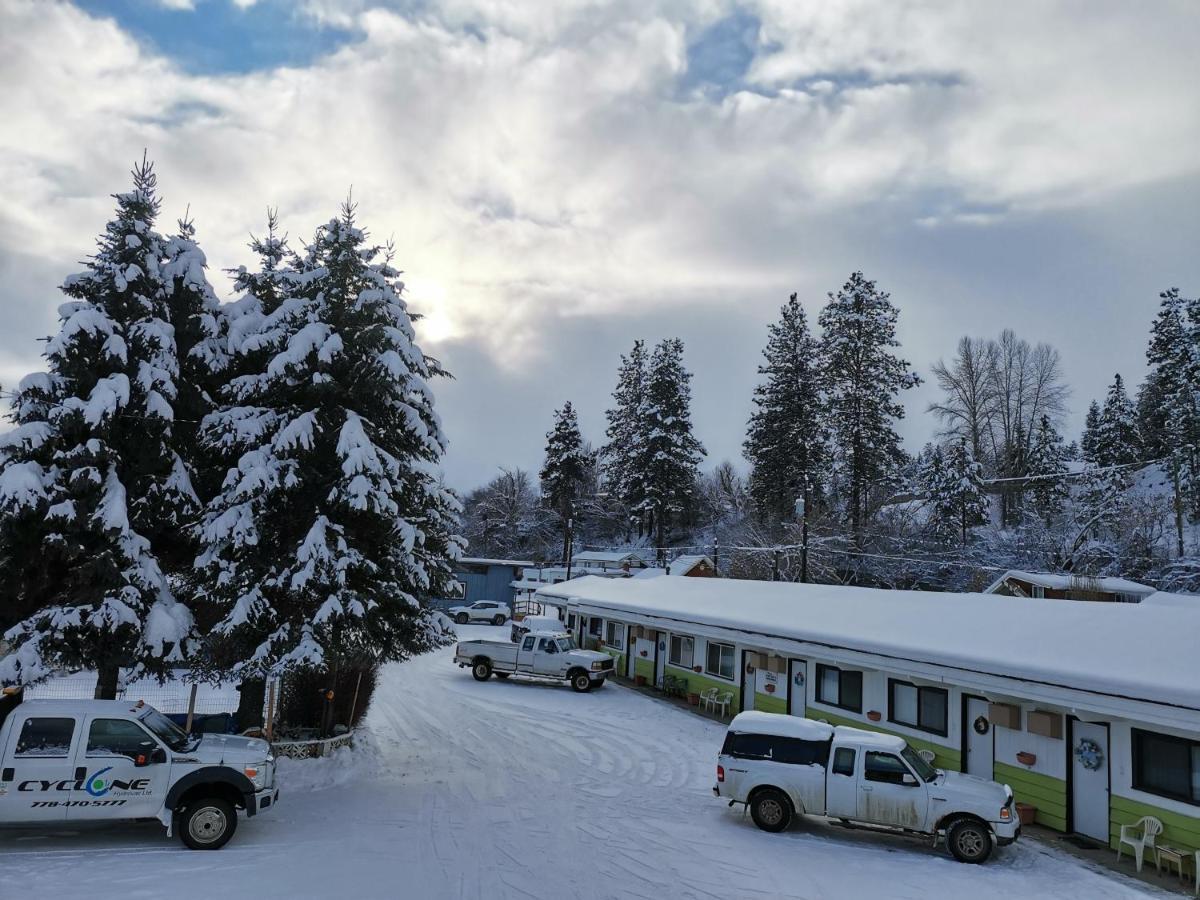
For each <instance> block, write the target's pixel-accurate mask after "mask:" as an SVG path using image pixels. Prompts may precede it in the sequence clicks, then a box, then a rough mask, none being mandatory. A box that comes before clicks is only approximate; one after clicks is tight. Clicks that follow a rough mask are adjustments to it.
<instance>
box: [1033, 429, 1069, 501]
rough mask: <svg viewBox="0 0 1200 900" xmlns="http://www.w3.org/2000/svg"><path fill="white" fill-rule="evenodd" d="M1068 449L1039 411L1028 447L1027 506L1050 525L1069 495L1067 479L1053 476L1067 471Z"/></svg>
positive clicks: (1056, 431) (1060, 436)
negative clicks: (1038, 418)
mask: <svg viewBox="0 0 1200 900" xmlns="http://www.w3.org/2000/svg"><path fill="white" fill-rule="evenodd" d="M1068 459H1069V455H1068V450H1067V448H1066V447H1065V446H1064V445H1063V439H1062V435H1060V434H1059V433H1058V430H1057V429H1056V428H1055V427H1054V423H1053V422H1051V421H1050V417H1049V416H1047V415H1043V416H1042V418H1041V419H1040V420H1039V421H1038V424H1037V428H1036V429H1034V433H1033V441H1032V443H1031V445H1030V449H1029V465H1028V468H1029V474H1030V475H1031V476H1032V477H1033V479H1034V480H1033V481H1032V482H1030V485H1029V489H1028V490H1027V491H1026V498H1027V501H1028V510H1029V512H1030V513H1032V514H1033V515H1035V516H1037V517H1038V518H1039V519H1040V520H1041V521H1042V522H1043V523H1044V524H1045V525H1051V524H1053V523H1054V522H1055V521H1057V520H1058V518H1059V517H1060V516H1061V515H1062V511H1063V506H1064V505H1065V504H1066V502H1067V499H1068V497H1069V496H1070V489H1069V487H1068V482H1067V479H1066V478H1064V477H1055V476H1056V475H1057V474H1058V473H1065V472H1066V471H1067V461H1068Z"/></svg>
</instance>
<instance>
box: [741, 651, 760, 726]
mask: <svg viewBox="0 0 1200 900" xmlns="http://www.w3.org/2000/svg"><path fill="white" fill-rule="evenodd" d="M757 690H758V670H757V669H755V670H754V671H753V672H751V671H750V651H748V650H743V651H742V711H743V712H744V711H746V710H751V709H754V694H755V692H756V691H757Z"/></svg>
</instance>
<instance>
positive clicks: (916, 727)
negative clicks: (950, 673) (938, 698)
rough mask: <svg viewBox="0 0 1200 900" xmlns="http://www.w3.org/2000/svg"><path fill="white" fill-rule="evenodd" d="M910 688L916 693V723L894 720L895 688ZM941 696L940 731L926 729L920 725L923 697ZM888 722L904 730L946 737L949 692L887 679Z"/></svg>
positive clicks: (898, 679)
mask: <svg viewBox="0 0 1200 900" xmlns="http://www.w3.org/2000/svg"><path fill="white" fill-rule="evenodd" d="M897 687H910V688H912V689H913V690H915V691H916V692H917V721H916V722H905V721H903V720H901V719H897V718H896V688H897ZM927 692H928V693H934V694H941V695H942V699H943V700H944V701H945V702H944V703H943V706H942V712H943V721H942V727H941V729H940V730H939V729H936V728H926V727H925V726H924V725H922V724H921V711H922V709H923V708H924V702H923V697H924V695H925V694H926V693H927ZM888 721H889V722H891V723H892V724H893V725H900V726H902V727H904V728H911V729H912V730H913V731H923V732H925V733H926V734H936V735H938V736H939V737H947V736H949V734H950V691H948V690H947V689H946V688H939V687H931V686H929V685H923V684H913V683H912V682H911V681H905V680H904V679H903V678H889V679H888Z"/></svg>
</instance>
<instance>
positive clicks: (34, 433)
mask: <svg viewBox="0 0 1200 900" xmlns="http://www.w3.org/2000/svg"><path fill="white" fill-rule="evenodd" d="M156 187H157V184H156V178H155V175H154V171H153V166H152V165H151V164H150V163H148V162H147V161H146V160H145V159H143V161H142V163H141V165H139V166H137V167H136V168H135V169H134V171H133V190H132V191H129V192H126V193H122V194H117V195H115V199H116V201H117V210H116V215H115V217H114V218H113V219H112V220H111V221H110V222H109V223H108V224H107V226H106V227H105V231H104V234H102V235H101V236H100V238H99V240H98V242H97V243H98V248H97V251H96V253H95V255H94V256H92V257H91V258H90V259H89V260H88V262H87V269H86V270H85V271H84V272H82V273H80V274H78V275H74V276H72V277H70V278H68V279H67V280H66V282H65V283H64V285H63V292H64V293H65V294H67V296H69V297H71V298H72V299H71V300H70V301H68V302H66V303H64V304H62V305H61V306H60V307H59V317H60V320H61V327H60V329H59V333H58V334H57V335H56V336H55V337H53V338H51V339H50V341H49V342H48V344H47V346H46V351H45V357H46V361H47V363H48V369H49V371H48V372H44V373H35V374H32V375H29V376H27V377H26V378H24V379H23V380H22V381H21V384H20V387H19V389H18V391H17V395H16V398H15V401H14V415H15V419H16V421H17V428H16V429H15V430H14V431H13V432H10V433H9V434H8V435H6V436H5V438H4V442H3V448H2V449H0V547H2V549H0V566H2V567H3V581H4V584H5V588H6V592H7V593H9V595H10V596H11V597H14V598H15V604H14V605H15V606H16V607H17V609H19V610H21V611H22V612H23V613H25V614H26V617H25V618H24V619H23V620H22V621H21V622H19V623H18V624H16V625H14V626H13V627H12V628H11V629H10V630H9V631H8V633H7V634H6V638H7V639H8V640H9V641H10V642H11V643H12V645H13V647H14V650H13V652H12V653H11V654H10V655H9V656H8V657H6V658H5V659H4V660H3V661H2V662H0V682H21V683H27V682H31V681H35V680H37V679H39V678H41V677H44V676H45V675H46V674H48V673H49V672H50V671H52V670H54V669H58V668H69V669H82V668H94V669H96V670H97V672H98V680H97V687H96V695H97V696H98V697H108V698H111V697H114V696H115V695H116V690H117V683H118V678H119V669H120V667H121V666H126V665H132V666H134V667H136V669H137V670H138V671H145V672H149V673H151V674H162V673H163V672H164V670H165V668H166V666H168V665H169V664H170V663H173V662H176V661H179V660H181V659H183V658H184V657H185V656H186V654H187V652H188V649H189V647H188V645H189V642H190V639H191V635H192V630H193V619H192V615H191V612H190V611H189V610H188V609H187V607H185V606H184V605H183V604H181V603H179V602H177V601H176V600H175V598H174V597H173V595H172V593H171V591H170V589H169V586H168V583H167V581H166V579H165V578H164V574H163V570H162V567H161V566H160V564H159V561H158V559H157V557H156V548H155V547H154V546H153V545H152V542H151V540H150V539H149V538H148V535H152V534H155V533H158V532H159V531H160V529H161V527H162V526H161V523H162V522H164V521H167V522H182V521H183V520H184V519H185V517H186V516H187V514H188V511H189V510H193V509H194V508H195V498H194V494H193V492H192V488H191V484H190V479H189V477H188V472H187V470H186V467H185V466H184V465H183V464H182V463H181V460H180V458H179V456H178V455H177V454H176V452H175V449H174V447H175V444H176V438H175V433H174V429H175V427H176V413H175V408H174V404H175V403H176V402H177V399H178V394H177V387H176V385H177V379H178V377H179V366H178V360H177V357H176V348H175V340H174V335H173V329H172V327H171V323H170V310H169V304H168V302H167V298H168V294H169V293H170V289H169V287H168V284H167V276H166V275H165V274H164V271H165V267H166V266H168V265H169V264H170V262H171V254H170V252H169V251H168V248H167V244H166V242H165V241H164V240H163V238H162V237H161V235H159V234H158V232H156V231H155V230H154V220H155V218H156V216H157V214H158V210H159V200H158V197H157V195H156Z"/></svg>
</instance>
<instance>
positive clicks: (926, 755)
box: [917, 750, 937, 766]
mask: <svg viewBox="0 0 1200 900" xmlns="http://www.w3.org/2000/svg"><path fill="white" fill-rule="evenodd" d="M936 755H937V754H935V753H934V752H933V751H932V750H918V751H917V756H919V757H921V759H923V760H925V762H927V763H929V764H930V765H931V766H932V765H933V758H934V756H936Z"/></svg>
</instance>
